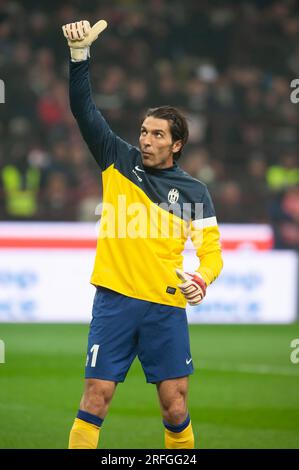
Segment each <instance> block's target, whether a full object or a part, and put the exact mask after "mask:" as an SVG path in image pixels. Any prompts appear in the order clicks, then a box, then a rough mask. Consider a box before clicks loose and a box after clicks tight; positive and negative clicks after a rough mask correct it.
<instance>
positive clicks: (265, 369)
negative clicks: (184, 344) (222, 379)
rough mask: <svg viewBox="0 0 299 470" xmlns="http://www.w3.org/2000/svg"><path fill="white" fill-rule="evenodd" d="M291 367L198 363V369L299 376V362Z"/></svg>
mask: <svg viewBox="0 0 299 470" xmlns="http://www.w3.org/2000/svg"><path fill="white" fill-rule="evenodd" d="M292 367H293V369H291V368H288V367H279V366H278V367H273V366H270V365H268V364H241V365H234V364H232V363H220V364H215V363H213V364H212V363H207V362H203V363H202V364H199V367H198V369H199V370H215V371H220V372H240V373H242V374H261V375H284V376H289V377H298V378H299V364H294V365H292Z"/></svg>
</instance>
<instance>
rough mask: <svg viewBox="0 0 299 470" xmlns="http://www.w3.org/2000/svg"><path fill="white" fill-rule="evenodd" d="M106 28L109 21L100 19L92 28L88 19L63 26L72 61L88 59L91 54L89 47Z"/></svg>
mask: <svg viewBox="0 0 299 470" xmlns="http://www.w3.org/2000/svg"><path fill="white" fill-rule="evenodd" d="M106 28H107V21H105V20H100V21H98V22H97V23H96V24H94V25H93V27H92V28H91V27H90V24H89V21H86V20H83V21H76V22H75V23H69V24H65V25H64V26H62V31H63V34H64V36H65V37H66V39H67V40H68V41H67V43H68V45H69V46H70V50H71V60H72V62H80V61H81V60H86V59H87V58H88V57H89V56H90V55H89V47H90V46H91V44H92V43H93V42H94V41H95V40H96V39H97V37H98V36H99V34H101V33H102V32H103V31H104V29H106Z"/></svg>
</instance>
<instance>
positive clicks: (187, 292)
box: [176, 269, 207, 305]
mask: <svg viewBox="0 0 299 470" xmlns="http://www.w3.org/2000/svg"><path fill="white" fill-rule="evenodd" d="M176 275H177V276H178V278H179V279H180V280H181V281H183V284H178V287H179V289H180V290H181V293H182V294H183V295H184V297H185V298H186V300H187V302H188V304H189V305H198V304H200V302H201V301H202V299H203V298H204V296H205V295H206V289H207V285H206V283H205V281H204V280H203V278H202V277H201V275H200V274H199V273H185V272H184V271H181V270H180V269H176Z"/></svg>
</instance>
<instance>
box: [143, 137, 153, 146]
mask: <svg viewBox="0 0 299 470" xmlns="http://www.w3.org/2000/svg"><path fill="white" fill-rule="evenodd" d="M142 141H143V145H144V147H145V148H148V147H151V145H152V142H151V138H150V136H149V135H146V136H145V137H143V138H142Z"/></svg>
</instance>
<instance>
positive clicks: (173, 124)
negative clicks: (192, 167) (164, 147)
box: [145, 105, 189, 160]
mask: <svg viewBox="0 0 299 470" xmlns="http://www.w3.org/2000/svg"><path fill="white" fill-rule="evenodd" d="M149 116H152V117H154V118H158V119H165V120H166V121H168V122H169V127H170V132H171V136H172V140H173V142H177V141H178V140H181V141H182V147H181V149H180V150H179V151H178V152H175V153H174V154H173V158H174V160H178V159H179V158H180V156H181V153H182V150H183V147H184V145H185V144H186V143H187V141H188V137H189V129H188V123H187V119H186V118H185V116H184V115H183V114H182V113H181V111H179V110H178V109H177V108H174V107H173V106H168V105H167V106H159V107H158V108H150V109H148V110H147V112H146V114H145V118H147V117H149Z"/></svg>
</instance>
